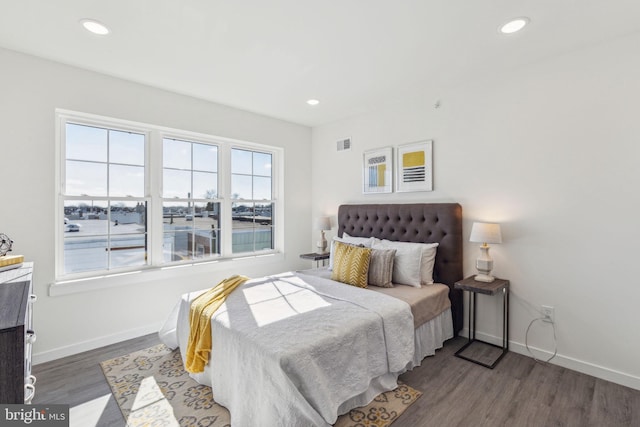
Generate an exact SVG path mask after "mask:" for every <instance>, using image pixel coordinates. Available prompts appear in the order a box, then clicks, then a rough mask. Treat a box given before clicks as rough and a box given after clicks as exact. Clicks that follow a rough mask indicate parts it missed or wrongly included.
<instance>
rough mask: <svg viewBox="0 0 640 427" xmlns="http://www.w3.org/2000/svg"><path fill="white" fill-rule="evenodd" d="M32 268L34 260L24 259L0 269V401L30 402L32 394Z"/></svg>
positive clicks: (33, 389)
mask: <svg viewBox="0 0 640 427" xmlns="http://www.w3.org/2000/svg"><path fill="white" fill-rule="evenodd" d="M32 271H33V263H32V262H27V263H24V264H23V265H22V267H20V268H16V269H12V270H8V271H3V272H0V353H1V354H2V357H1V358H0V403H10V404H14V403H31V400H32V399H33V396H34V394H35V383H36V378H35V376H33V375H31V346H32V344H33V342H34V341H35V339H36V334H35V332H34V331H33V314H32V304H33V303H34V302H35V300H36V296H35V295H34V294H33V293H32V284H31V276H32Z"/></svg>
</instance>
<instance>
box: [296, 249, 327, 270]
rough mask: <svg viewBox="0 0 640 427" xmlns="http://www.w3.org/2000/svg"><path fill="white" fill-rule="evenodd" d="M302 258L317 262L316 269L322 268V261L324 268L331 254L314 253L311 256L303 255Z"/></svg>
mask: <svg viewBox="0 0 640 427" xmlns="http://www.w3.org/2000/svg"><path fill="white" fill-rule="evenodd" d="M300 258H302V259H310V260H311V261H315V262H316V268H318V267H320V261H322V266H323V267H324V265H325V261H327V260H328V259H329V252H325V253H322V254H319V253H317V252H313V253H310V254H301V255H300Z"/></svg>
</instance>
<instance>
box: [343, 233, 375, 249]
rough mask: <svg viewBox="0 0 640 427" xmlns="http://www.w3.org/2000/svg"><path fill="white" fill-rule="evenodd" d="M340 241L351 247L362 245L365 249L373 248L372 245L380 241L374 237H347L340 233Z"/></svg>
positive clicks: (345, 234)
mask: <svg viewBox="0 0 640 427" xmlns="http://www.w3.org/2000/svg"><path fill="white" fill-rule="evenodd" d="M342 241H343V242H345V243H351V244H352V245H364V247H365V248H371V247H373V244H374V243H376V242H379V241H380V239H376V238H375V237H353V236H349V235H348V234H347V233H346V232H343V233H342Z"/></svg>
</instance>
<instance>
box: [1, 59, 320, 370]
mask: <svg viewBox="0 0 640 427" xmlns="http://www.w3.org/2000/svg"><path fill="white" fill-rule="evenodd" d="M0 69H1V70H2V77H1V79H0V117H1V123H2V126H1V133H0V135H1V140H0V147H1V151H0V153H1V154H0V156H1V157H0V158H1V161H0V183H1V184H0V185H1V186H2V187H1V188H2V191H1V192H0V194H1V198H0V231H1V232H3V233H6V234H8V235H9V236H10V237H11V238H12V239H13V240H14V241H15V244H14V254H23V255H24V256H25V258H26V259H27V260H30V261H34V262H35V274H34V285H35V292H36V293H37V294H38V297H39V299H38V302H37V304H36V306H35V317H34V324H35V328H36V332H37V335H38V340H37V342H36V344H35V347H34V350H35V357H34V360H35V362H41V361H45V360H50V359H53V358H57V357H60V356H64V355H67V354H72V353H75V352H78V351H81V350H87V349H90V348H93V347H97V346H100V345H104V344H108V343H112V342H117V341H120V340H122V339H126V338H131V337H134V336H138V335H141V334H144V333H149V332H153V331H156V330H157V329H158V328H159V326H160V325H161V324H162V322H163V321H164V319H165V317H166V315H167V314H168V313H169V311H170V310H171V308H172V306H173V304H174V303H175V302H176V301H177V298H178V296H179V295H180V294H181V293H184V292H186V291H188V290H195V289H202V288H206V287H209V286H213V285H215V284H216V283H217V282H218V281H219V280H220V279H222V278H224V277H225V276H228V275H230V274H236V273H241V274H245V275H248V276H253V277H256V276H261V275H264V274H269V273H274V272H282V271H286V270H290V269H295V268H301V267H307V268H308V267H309V263H308V262H304V261H303V260H300V258H299V254H300V253H304V252H309V248H310V247H311V245H312V243H311V240H310V236H309V234H308V229H309V223H310V221H311V210H310V200H311V199H310V195H309V188H310V187H311V175H310V172H309V171H310V150H311V130H310V129H309V128H307V127H304V126H299V125H295V124H291V123H287V122H284V121H280V120H275V119H271V118H267V117H264V116H259V115H256V114H251V113H247V112H244V111H240V110H236V109H233V108H229V107H225V106H221V105H217V104H213V103H209V102H205V101H202V100H198V99H194V98H190V97H186V96H181V95H176V94H173V93H169V92H165V91H161V90H157V89H153V88H150V87H147V86H144V85H139V84H135V83H131V82H126V81H123V80H119V79H116V78H112V77H108V76H105V75H100V74H96V73H92V72H88V71H83V70H80V69H77V68H73V67H68V66H64V65H61V64H57V63H54V62H50V61H46V60H42V59H38V58H35V57H32V56H28V55H22V54H18V53H15V52H11V51H7V50H2V49H0ZM56 108H63V109H68V110H74V111H80V112H85V113H92V114H98V115H103V116H108V117H115V118H121V119H126V120H132V121H137V122H143V123H150V124H156V125H161V126H167V127H172V128H177V129H182V130H187V131H193V132H200V133H205V134H210V135H216V136H222V137H228V138H235V139H239V140H245V141H251V142H256V143H263V144H269V145H273V146H278V147H283V148H284V153H285V183H284V186H285V190H286V196H285V202H284V203H285V212H284V214H285V215H286V230H285V251H286V252H285V255H284V257H274V258H275V259H269V260H268V261H267V260H262V261H259V260H258V261H256V260H252V261H251V262H244V263H243V262H226V263H220V264H218V265H209V266H199V267H196V268H186V269H181V270H180V271H181V273H182V274H181V275H180V276H179V277H178V278H173V279H172V278H171V277H170V275H175V271H174V272H171V273H165V272H154V273H150V274H142V275H137V276H135V277H127V276H124V277H123V278H122V279H121V280H120V281H119V282H120V284H121V286H118V287H115V288H110V289H102V290H95V291H91V292H83V293H76V294H72V295H65V296H56V297H49V296H47V295H48V288H49V284H50V283H52V282H53V280H54V227H55V223H54V215H53V214H54V209H55V203H54V202H55V195H56V192H55V188H54V169H55V162H56V159H55V156H54V150H55V133H54V126H55V121H54V110H55V109H56ZM304 236H309V237H304Z"/></svg>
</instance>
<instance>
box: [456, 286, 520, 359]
mask: <svg viewBox="0 0 640 427" xmlns="http://www.w3.org/2000/svg"><path fill="white" fill-rule="evenodd" d="M474 277H475V275H474V276H471V277H467V278H466V279H464V280H460V281H459V282H456V283H455V285H454V286H455V288H456V289H462V290H463V291H467V292H469V310H468V314H469V329H468V334H469V341H468V342H467V343H466V344H465V345H464V346H463V347H462V348H461V349H460V350H458V351H457V352H456V356H457V357H460V358H462V359H465V360H468V361H470V362H473V363H477V364H478V365H482V366H484V367H486V368H490V369H493V368H495V366H496V365H497V364H498V362H499V361H500V360H501V359H502V358H503V357H504V355H505V354H507V352H508V351H509V281H508V280H504V279H498V278H496V279H495V280H494V281H493V282H490V283H487V282H479V281H477V280H475V279H474ZM499 292H501V293H502V347H500V346H497V345H495V344H491V343H488V342H486V341H481V340H478V339H476V296H477V295H478V294H484V295H495V294H497V293H499ZM474 342H481V343H483V344H488V345H490V346H492V347H496V348H500V349H502V352H501V353H500V356H498V358H497V359H496V360H495V361H493V363H484V362H482V361H479V360H477V359H474V358H472V357H468V356H465V355H463V354H462V352H463V351H465V350H466V349H467V348H469V346H470V345H471V344H473V343H474Z"/></svg>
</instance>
